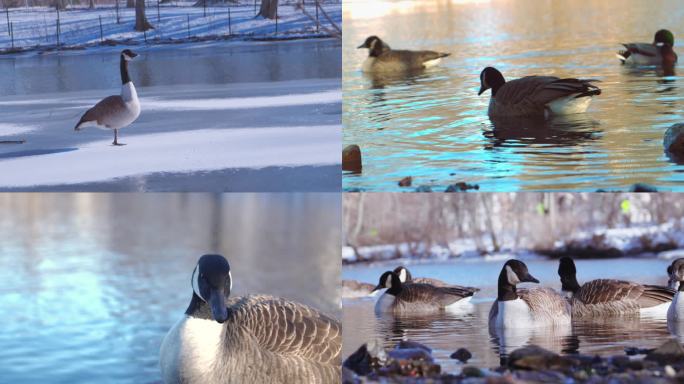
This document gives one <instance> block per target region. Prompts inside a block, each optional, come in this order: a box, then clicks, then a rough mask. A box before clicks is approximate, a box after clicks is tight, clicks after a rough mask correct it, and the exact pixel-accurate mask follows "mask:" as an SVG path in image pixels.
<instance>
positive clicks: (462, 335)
mask: <svg viewBox="0 0 684 384" xmlns="http://www.w3.org/2000/svg"><path fill="white" fill-rule="evenodd" d="M503 263H504V261H483V260H468V261H456V262H442V263H425V264H416V265H408V267H409V269H410V270H411V273H412V275H413V276H414V277H434V278H438V279H442V280H445V281H447V282H452V283H455V284H460V285H466V286H474V287H478V288H481V289H482V290H481V291H480V292H478V293H477V294H476V295H475V296H474V297H473V299H472V306H471V307H470V308H468V310H466V311H463V312H460V313H449V312H443V313H440V314H435V315H430V316H399V317H392V316H386V317H385V316H383V317H376V315H375V313H374V311H373V305H374V300H373V299H370V298H361V299H347V298H345V299H343V309H344V311H343V312H344V313H343V322H342V323H343V329H344V335H343V336H344V340H343V357H345V358H346V357H347V356H348V355H349V354H351V353H352V352H354V351H355V350H356V349H357V348H358V347H359V346H360V345H361V344H363V343H364V342H367V341H368V340H371V339H380V340H381V341H383V342H384V344H385V345H386V347H393V346H394V345H395V344H396V343H397V342H398V341H399V340H402V339H410V340H414V341H418V342H420V343H424V344H425V345H427V346H429V347H431V348H432V349H433V356H435V357H436V359H437V360H438V362H439V363H440V364H442V367H443V369H445V370H446V371H447V372H458V371H460V369H461V367H462V365H461V364H460V363H459V362H458V361H457V360H452V359H450V358H449V355H450V354H451V353H453V352H454V351H456V350H457V349H458V348H461V347H463V348H467V349H468V350H470V351H471V352H472V354H473V359H472V360H470V361H469V363H470V364H474V365H477V366H482V367H490V368H491V367H496V366H498V365H499V363H500V359H501V358H502V357H505V356H506V354H507V353H510V351H512V350H513V349H515V348H518V347H520V346H523V345H526V344H536V345H539V346H542V347H544V348H547V349H551V350H553V351H556V352H558V353H564V354H571V353H577V352H580V353H588V354H600V355H611V354H624V348H625V347H627V346H638V347H657V346H659V345H660V344H662V343H663V342H664V341H665V340H666V339H667V338H668V337H670V334H669V332H668V329H667V321H666V319H664V318H641V319H639V318H622V319H619V320H615V319H612V320H611V319H608V320H606V321H584V322H575V323H574V324H573V327H572V329H568V330H564V331H563V332H551V331H550V330H533V331H531V332H528V333H525V334H522V335H516V337H514V338H508V339H506V341H501V339H499V338H498V337H497V336H496V335H490V333H489V330H488V324H487V316H488V314H489V309H490V307H491V304H492V302H493V301H494V300H495V299H496V289H497V287H496V282H497V279H498V275H499V272H500V271H501V266H502V265H503ZM525 263H526V264H527V265H528V267H529V269H530V273H531V274H532V275H534V276H535V277H536V278H538V279H539V280H540V281H541V285H542V286H550V287H553V288H555V289H557V290H560V281H559V278H558V274H557V270H558V262H557V261H555V260H525ZM669 263H670V261H666V260H660V259H652V258H650V259H641V258H626V259H612V260H577V261H576V265H577V279H578V281H579V283H580V284H582V283H583V282H585V281H589V280H593V279H596V278H618V279H623V280H631V281H636V282H640V283H650V284H660V285H666V284H667V275H666V272H665V269H666V268H667V266H668V265H669ZM397 265H398V264H397V263H389V264H373V265H371V266H361V265H357V266H349V267H343V268H342V278H343V279H354V280H359V281H364V282H368V283H373V284H377V279H378V278H379V276H380V275H381V274H382V272H384V271H385V270H388V269H394V267H396V266H397ZM529 286H534V284H532V285H529Z"/></svg>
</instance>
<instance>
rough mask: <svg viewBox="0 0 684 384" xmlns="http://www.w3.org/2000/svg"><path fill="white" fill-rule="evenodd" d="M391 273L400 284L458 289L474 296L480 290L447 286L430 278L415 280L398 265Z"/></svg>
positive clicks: (406, 270)
mask: <svg viewBox="0 0 684 384" xmlns="http://www.w3.org/2000/svg"><path fill="white" fill-rule="evenodd" d="M393 272H394V273H396V274H397V275H398V276H399V280H401V282H402V283H416V284H430V285H434V286H435V287H450V288H458V289H462V290H464V291H466V292H467V291H470V292H472V293H473V294H475V293H476V292H478V291H479V290H480V288H473V287H462V286H460V285H455V284H449V283H447V282H444V281H442V280H439V279H434V278H431V277H416V278H414V277H413V275H411V272H410V271H409V270H408V268H406V267H404V266H403V265H400V266H398V267H396V268H394V271H393Z"/></svg>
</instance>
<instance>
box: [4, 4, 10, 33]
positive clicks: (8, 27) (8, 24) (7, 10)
mask: <svg viewBox="0 0 684 384" xmlns="http://www.w3.org/2000/svg"><path fill="white" fill-rule="evenodd" d="M5 14H7V33H8V34H9V33H10V21H9V7H7V8H5Z"/></svg>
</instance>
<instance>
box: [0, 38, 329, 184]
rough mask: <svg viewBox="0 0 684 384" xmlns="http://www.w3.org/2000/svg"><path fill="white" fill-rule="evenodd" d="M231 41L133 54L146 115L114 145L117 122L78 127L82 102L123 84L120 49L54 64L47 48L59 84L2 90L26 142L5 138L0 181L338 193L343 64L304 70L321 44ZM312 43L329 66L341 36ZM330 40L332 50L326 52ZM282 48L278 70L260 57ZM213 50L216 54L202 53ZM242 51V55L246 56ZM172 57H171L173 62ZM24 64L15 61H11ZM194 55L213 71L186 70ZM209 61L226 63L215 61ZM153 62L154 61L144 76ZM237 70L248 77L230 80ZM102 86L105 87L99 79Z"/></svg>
mask: <svg viewBox="0 0 684 384" xmlns="http://www.w3.org/2000/svg"><path fill="white" fill-rule="evenodd" d="M226 44H228V45H232V43H221V42H217V43H210V44H208V45H207V46H206V47H205V48H197V47H194V48H190V49H189V53H188V52H185V53H181V52H180V51H178V49H176V48H173V49H170V51H165V52H159V51H158V50H153V51H151V52H147V53H144V54H142V55H141V58H142V59H141V60H143V61H141V62H134V64H131V72H132V77H133V79H134V81H136V79H142V80H140V82H139V84H138V94H139V96H140V102H141V105H142V113H141V116H140V117H139V119H138V120H137V121H136V122H135V123H133V124H132V125H131V126H130V127H126V128H124V129H122V130H121V131H120V135H119V140H120V142H123V143H126V144H127V145H126V146H123V147H115V146H112V145H111V142H112V140H113V131H111V130H99V129H97V128H87V129H85V130H82V131H78V132H77V131H74V125H75V124H76V122H77V121H78V119H79V117H80V116H81V114H83V112H84V111H85V110H87V109H88V108H89V107H90V106H92V105H93V104H94V103H95V102H97V101H98V100H100V99H101V98H103V97H105V96H107V95H110V94H117V93H119V89H120V85H118V84H120V81H119V80H118V70H117V69H118V65H116V64H115V63H116V59H117V58H118V54H117V53H114V52H105V53H102V52H99V51H98V52H97V53H91V54H85V53H81V54H77V55H75V56H74V55H64V56H62V55H60V57H57V58H55V60H54V61H55V62H61V63H62V64H64V63H67V64H66V66H57V67H55V65H56V64H55V65H53V64H52V62H50V63H48V64H46V58H45V57H43V58H35V62H37V63H38V64H37V65H40V66H43V65H47V68H48V73H50V72H58V73H60V77H59V79H58V81H57V82H56V83H52V82H51V80H49V79H50V78H49V77H46V80H40V79H41V78H38V80H34V81H29V80H28V78H26V79H18V80H17V79H14V81H13V82H11V83H9V86H8V88H7V89H5V90H4V91H3V92H5V96H0V141H3V140H8V141H11V140H26V142H25V143H24V144H0V189H2V190H88V191H90V190H93V191H107V190H116V191H121V190H131V191H139V190H147V191H149V190H152V191H154V190H172V191H237V190H243V191H339V190H340V177H339V174H340V172H341V171H340V152H341V99H342V91H341V89H340V80H339V77H334V73H336V71H335V70H333V71H332V72H327V74H328V75H330V73H333V77H332V78H308V77H310V76H314V75H321V73H320V72H318V71H315V70H314V71H313V72H312V74H309V72H308V71H310V69H303V71H297V63H298V62H297V61H296V60H295V59H301V58H302V54H303V52H308V51H309V50H311V49H313V48H312V47H310V45H311V44H312V42H298V43H295V42H285V43H283V42H271V43H259V46H253V47H250V48H249V51H250V52H252V53H253V55H252V56H253V57H252V58H251V59H249V58H248V54H247V53H244V49H243V48H240V47H239V49H237V50H235V49H233V48H230V49H229V50H227V51H225V52H223V51H221V49H220V48H221V47H224V46H225V45H226ZM251 44H254V43H251ZM314 46H316V47H317V48H316V52H317V55H318V57H319V58H320V60H321V63H318V64H319V65H326V63H327V61H326V60H327V59H326V58H325V57H324V56H325V55H327V56H330V58H334V57H337V56H336V54H335V52H336V51H335V49H336V48H335V45H334V44H333V45H332V46H328V45H326V44H325V43H321V42H318V41H317V42H315V43H314ZM323 47H327V48H326V49H327V51H326V52H328V51H329V52H328V53H325V55H324V54H323V53H322V52H324V50H323ZM274 49H275V50H277V52H278V55H280V56H278V57H277V58H274V59H272V60H271V59H269V63H270V64H273V63H275V67H276V69H277V71H276V69H273V68H270V67H269V66H264V67H256V66H255V62H258V60H260V58H262V59H261V60H263V58H264V57H270V56H268V55H269V52H272V51H273V50H274ZM206 50H210V51H211V52H214V55H206V57H205V55H204V54H203V53H202V52H204V51H206ZM164 54H168V55H170V56H169V57H167V56H164ZM283 55H284V57H283ZM110 56H113V57H114V59H111V58H110ZM327 56H326V57H327ZM221 57H223V58H225V59H226V61H225V62H224V61H221ZM236 58H238V59H243V60H242V61H240V63H237V62H236V61H235V59H236ZM105 59H106V60H108V61H105V62H103V60H105ZM174 59H175V60H174ZM144 60H147V61H146V62H145V61H144ZM169 60H174V61H173V65H172V64H168V65H165V63H169ZM183 60H187V61H183ZM331 60H332V59H331ZM27 62H28V58H21V59H18V61H17V63H18V64H15V65H13V67H22V66H28V65H29V64H27ZM31 62H32V63H33V62H34V61H31ZM79 63H80V64H79ZM93 63H95V66H93ZM160 63H161V64H160ZM189 63H193V64H194V66H195V68H202V69H198V71H200V72H202V73H205V74H206V76H204V75H203V76H201V77H199V78H196V77H193V76H190V77H188V78H186V77H183V76H182V75H181V74H178V73H177V72H178V70H179V69H178V68H177V67H174V65H176V66H179V67H181V68H183V67H187V66H188V65H189ZM270 64H269V65H270ZM316 64H317V63H315V62H313V64H312V65H316ZM136 65H137V67H136ZM160 65H161V66H164V67H165V68H160ZM204 65H208V66H209V68H212V67H213V68H217V69H215V70H214V71H207V70H204V69H203V68H204V67H203V66H204ZM146 66H148V67H150V68H152V69H151V70H152V72H151V73H150V75H149V76H147V77H146V76H144V74H145V73H147V72H148V69H146V68H147V67H146ZM241 66H243V67H249V68H254V67H256V68H257V71H256V72H255V73H252V72H247V69H245V68H241ZM290 66H292V68H293V69H291V70H290ZM35 68H42V67H32V66H29V67H28V69H27V70H26V71H24V72H21V73H25V74H27V76H31V74H33V73H35V72H38V71H36V70H35ZM88 68H90V69H88ZM218 68H221V69H218ZM249 68H248V69H249ZM284 68H285V71H284V72H282V70H283V69H284ZM181 70H182V69H181ZM85 71H88V72H94V73H90V75H91V76H92V77H93V78H92V79H83V80H81V81H79V77H78V74H79V73H82V72H85ZM274 71H276V72H274ZM40 72H41V73H44V71H40ZM235 73H239V74H243V75H242V77H240V78H238V79H232V78H231V75H232V74H235ZM323 75H326V73H323ZM52 77H54V76H52ZM264 78H265V79H269V78H273V79H274V81H263V79H264ZM254 79H262V80H261V81H259V80H254ZM286 79H292V80H286ZM245 80H246V81H245ZM220 82H223V83H220ZM0 83H1V82H0ZM117 83H118V84H117ZM140 83H143V84H142V85H141V84H140ZM146 83H153V84H154V85H146ZM165 83H166V84H165ZM102 84H104V86H105V87H107V88H106V89H101V88H102ZM109 84H111V85H109ZM114 84H117V85H114ZM35 87H39V88H40V87H42V88H41V89H47V90H50V91H49V92H42V91H40V89H39V90H36V89H35ZM89 87H97V88H96V89H88V88H89ZM83 88H85V89H83Z"/></svg>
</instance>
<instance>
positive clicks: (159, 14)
mask: <svg viewBox="0 0 684 384" xmlns="http://www.w3.org/2000/svg"><path fill="white" fill-rule="evenodd" d="M160 2H161V0H157V24H159V23H161V21H160V20H161V13H160V12H159V3H160Z"/></svg>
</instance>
